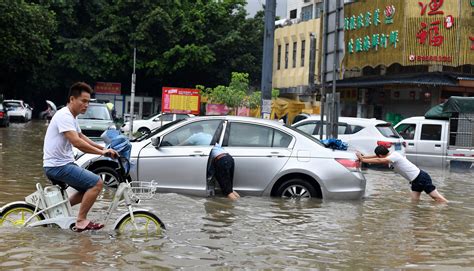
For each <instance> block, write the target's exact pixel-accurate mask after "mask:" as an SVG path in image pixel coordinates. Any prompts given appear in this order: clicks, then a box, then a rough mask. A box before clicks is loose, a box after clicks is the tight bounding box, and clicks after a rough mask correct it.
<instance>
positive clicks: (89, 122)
mask: <svg viewBox="0 0 474 271" xmlns="http://www.w3.org/2000/svg"><path fill="white" fill-rule="evenodd" d="M77 121H78V123H79V127H80V128H81V131H82V133H83V134H84V135H86V136H87V137H89V138H91V139H93V140H99V139H100V136H101V135H102V133H103V132H104V131H105V130H107V129H117V128H116V126H115V123H114V120H113V119H112V114H111V112H110V110H109V109H108V108H107V105H105V104H102V103H89V107H88V108H87V111H86V113H84V114H80V115H79V116H78V117H77Z"/></svg>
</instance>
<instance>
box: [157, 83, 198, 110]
mask: <svg viewBox="0 0 474 271" xmlns="http://www.w3.org/2000/svg"><path fill="white" fill-rule="evenodd" d="M200 104H201V97H200V96H199V90H198V89H191V88H174V87H163V94H162V100H161V108H162V112H163V113H187V114H195V115H199V108H200Z"/></svg>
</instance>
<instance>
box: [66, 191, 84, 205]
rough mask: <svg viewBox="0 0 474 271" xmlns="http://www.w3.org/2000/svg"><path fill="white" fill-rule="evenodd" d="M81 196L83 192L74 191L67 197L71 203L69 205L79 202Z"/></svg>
mask: <svg viewBox="0 0 474 271" xmlns="http://www.w3.org/2000/svg"><path fill="white" fill-rule="evenodd" d="M83 196H84V193H82V192H76V193H74V194H73V195H72V196H70V197H69V203H70V204H71V206H74V205H76V204H78V203H81V201H82V197H83Z"/></svg>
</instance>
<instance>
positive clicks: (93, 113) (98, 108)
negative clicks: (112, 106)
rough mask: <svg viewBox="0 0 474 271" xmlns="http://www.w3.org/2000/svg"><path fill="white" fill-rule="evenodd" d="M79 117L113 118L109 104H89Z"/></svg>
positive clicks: (94, 118)
mask: <svg viewBox="0 0 474 271" xmlns="http://www.w3.org/2000/svg"><path fill="white" fill-rule="evenodd" d="M77 118H78V119H93V120H112V117H111V115H110V111H109V109H108V108H107V106H103V105H89V107H88V108H87V111H86V113H84V114H79V116H77Z"/></svg>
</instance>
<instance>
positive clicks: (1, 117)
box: [0, 103, 10, 127]
mask: <svg viewBox="0 0 474 271" xmlns="http://www.w3.org/2000/svg"><path fill="white" fill-rule="evenodd" d="M9 125H10V120H9V119H8V111H7V108H6V107H5V106H3V103H0V127H8V126H9Z"/></svg>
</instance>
